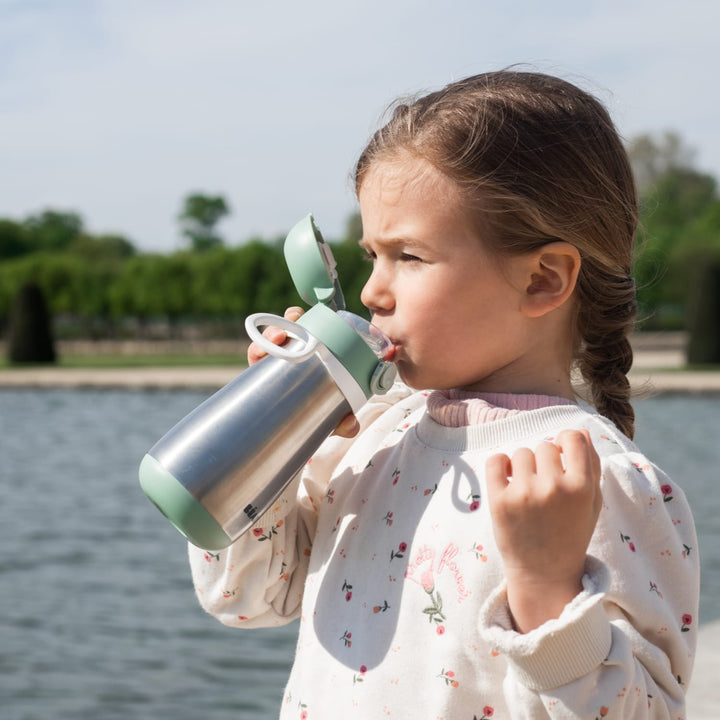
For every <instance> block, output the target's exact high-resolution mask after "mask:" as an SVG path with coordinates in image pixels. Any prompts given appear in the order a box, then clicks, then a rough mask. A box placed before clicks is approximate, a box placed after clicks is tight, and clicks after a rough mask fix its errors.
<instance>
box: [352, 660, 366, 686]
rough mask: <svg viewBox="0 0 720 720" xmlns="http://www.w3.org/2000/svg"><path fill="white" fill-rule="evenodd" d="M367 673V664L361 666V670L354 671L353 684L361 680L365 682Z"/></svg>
mask: <svg viewBox="0 0 720 720" xmlns="http://www.w3.org/2000/svg"><path fill="white" fill-rule="evenodd" d="M366 674H367V667H366V666H365V665H361V666H360V671H359V672H356V673H353V685H355V684H356V683H359V682H364V680H365V675H366Z"/></svg>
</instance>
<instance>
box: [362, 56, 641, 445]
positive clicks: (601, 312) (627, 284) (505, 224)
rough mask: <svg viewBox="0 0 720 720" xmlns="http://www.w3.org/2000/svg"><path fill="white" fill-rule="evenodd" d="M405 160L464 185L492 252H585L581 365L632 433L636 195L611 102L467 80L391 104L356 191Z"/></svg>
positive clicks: (489, 77)
mask: <svg viewBox="0 0 720 720" xmlns="http://www.w3.org/2000/svg"><path fill="white" fill-rule="evenodd" d="M402 152H410V153H412V154H413V155H415V156H417V157H420V158H422V159H424V160H426V161H428V162H429V163H431V164H432V165H433V166H434V167H435V168H436V169H438V170H439V171H440V172H442V173H444V174H445V175H446V176H448V177H449V178H451V179H452V180H453V181H455V182H456V183H457V184H458V186H459V187H460V189H461V191H462V192H463V195H464V197H465V198H466V199H467V201H468V205H469V208H470V209H472V210H474V211H477V212H478V213H479V215H478V218H479V220H480V221H481V223H482V226H483V227H485V228H486V229H487V230H489V233H487V234H488V235H489V238H488V241H489V243H490V246H491V247H492V249H493V250H495V251H496V252H498V253H500V254H521V253H525V252H529V251H531V250H534V249H536V248H538V247H541V246H542V245H544V244H545V243H548V242H552V241H555V240H564V241H566V242H569V243H571V244H572V245H574V246H575V247H576V248H577V249H578V251H579V252H580V256H581V259H582V262H581V269H580V274H579V276H578V281H577V285H576V289H575V297H576V305H577V310H576V316H577V323H576V338H577V339H576V349H575V360H576V363H577V368H578V369H579V371H580V373H581V374H582V377H583V379H584V381H585V383H586V384H587V385H588V387H589V390H590V395H591V400H592V402H593V404H594V405H595V407H596V408H597V409H598V411H599V412H601V413H602V414H603V415H606V416H607V417H609V418H610V419H611V420H612V421H613V422H614V423H615V424H616V425H617V426H618V427H619V428H620V429H621V430H622V431H623V432H624V433H625V434H626V435H627V436H629V437H632V436H633V434H634V417H635V416H634V412H633V409H632V406H631V405H630V384H629V382H628V379H627V372H628V371H629V369H630V366H631V365H632V357H633V356H632V349H631V347H630V343H629V340H628V335H629V333H630V331H631V330H632V328H633V326H634V320H635V315H636V307H637V306H636V301H635V284H634V282H633V280H632V277H631V271H632V261H633V253H634V238H635V232H636V228H637V222H638V205H637V193H636V189H635V183H634V180H633V175H632V171H631V168H630V164H629V161H628V157H627V154H626V152H625V149H624V147H623V144H622V142H621V140H620V138H619V136H618V133H617V131H616V129H615V127H614V125H613V122H612V120H611V119H610V116H609V114H608V112H607V111H606V110H605V108H604V107H603V105H602V104H601V103H600V102H599V101H598V100H596V99H595V98H594V97H593V96H591V95H589V94H588V93H586V92H585V91H583V90H581V89H580V88H578V87H576V86H575V85H573V84H571V83H569V82H566V81H564V80H561V79H559V78H556V77H552V76H548V75H544V74H539V73H531V72H518V71H514V70H505V71H500V72H494V73H487V74H483V75H476V76H473V77H469V78H466V79H464V80H460V81H458V82H455V83H452V84H450V85H448V86H447V87H445V88H444V89H442V90H439V91H437V92H433V93H430V94H428V95H426V96H424V97H420V98H418V99H414V100H412V101H408V102H399V103H398V104H396V105H395V106H394V111H393V113H392V116H391V118H390V120H389V121H388V122H387V124H385V125H384V126H383V127H381V128H380V129H379V130H378V131H377V132H376V133H375V134H374V136H373V137H372V138H371V140H370V142H369V143H368V145H367V147H366V148H365V150H364V151H363V152H362V154H361V156H360V159H359V160H358V163H357V166H356V169H355V186H356V190H359V189H360V186H361V185H362V182H363V179H364V177H365V175H366V173H367V172H368V169H369V168H370V167H371V166H372V164H373V163H374V162H376V161H378V160H387V159H390V158H392V157H393V156H394V155H397V154H399V153H402Z"/></svg>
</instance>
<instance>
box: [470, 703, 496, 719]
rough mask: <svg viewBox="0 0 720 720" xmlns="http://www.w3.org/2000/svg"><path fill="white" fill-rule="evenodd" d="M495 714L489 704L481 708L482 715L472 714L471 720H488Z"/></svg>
mask: <svg viewBox="0 0 720 720" xmlns="http://www.w3.org/2000/svg"><path fill="white" fill-rule="evenodd" d="M494 714H495V709H494V708H493V707H491V706H490V705H486V706H485V707H484V708H483V712H482V716H481V717H478V716H477V715H473V720H488V719H489V718H491V717H492V716H493V715H494Z"/></svg>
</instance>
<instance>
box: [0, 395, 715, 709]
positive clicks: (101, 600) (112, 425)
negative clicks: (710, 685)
mask: <svg viewBox="0 0 720 720" xmlns="http://www.w3.org/2000/svg"><path fill="white" fill-rule="evenodd" d="M204 397H205V395H204V394H202V393H195V392H149V393H148V392H109V391H108V392H102V391H101V392H90V391H84V392H72V391H42V392H41V391H15V390H6V391H0V717H2V718H3V720H46V719H47V718H53V720H55V719H63V718H68V719H70V718H72V720H83V719H88V720H89V719H92V720H115V719H116V718H117V719H118V720H119V719H122V720H127V718H142V719H143V720H163V719H164V718H173V720H196V719H197V718H203V720H228V719H229V718H233V719H235V718H237V719H240V720H246V719H247V720H249V719H250V718H252V719H253V720H265V719H267V720H269V719H270V718H275V717H277V710H278V708H279V705H280V700H281V696H282V691H283V688H284V685H285V681H286V679H287V674H288V672H289V668H290V664H291V660H292V654H293V651H294V643H295V635H296V632H297V627H296V625H295V624H291V625H289V626H287V627H284V628H279V629H273V630H254V631H244V632H241V631H237V630H231V629H228V628H224V627H222V626H221V625H219V624H218V623H217V622H216V621H215V620H213V619H212V618H210V617H208V616H207V615H205V614H204V613H203V612H202V611H201V610H200V608H199V606H198V605H197V602H196V600H195V597H194V594H193V591H192V586H191V583H190V576H189V570H188V567H187V561H186V553H185V543H184V541H183V540H182V538H181V537H180V536H179V534H178V533H177V532H176V531H175V530H174V529H172V528H171V527H170V525H169V524H168V523H167V522H166V521H165V520H164V519H163V518H162V517H161V516H160V514H159V513H158V512H157V510H155V508H153V507H152V506H151V504H150V503H149V502H148V501H147V500H146V499H145V497H144V496H143V495H142V493H141V492H140V490H139V488H138V485H137V466H138V463H139V461H140V459H141V458H142V456H143V454H144V453H145V451H146V450H147V449H148V447H149V446H150V445H151V444H152V443H153V442H154V441H155V440H156V439H157V438H158V437H160V436H161V435H162V434H163V433H164V432H165V431H166V430H167V429H168V428H169V427H170V426H171V425H172V424H173V423H174V422H175V421H177V420H178V419H179V418H180V417H182V416H183V415H185V414H186V413H187V412H189V411H190V410H191V409H192V408H193V407H195V406H196V405H197V404H198V403H199V402H200V401H201V400H202V399H204ZM636 409H637V412H638V442H639V444H640V446H641V447H642V448H643V449H644V450H645V451H646V453H647V454H648V455H649V456H650V457H652V458H653V459H654V460H656V461H657V462H658V463H659V464H660V465H662V466H663V467H664V468H665V469H666V470H667V471H668V472H669V473H670V475H671V476H672V477H673V478H674V480H675V481H676V482H678V483H680V484H681V485H684V487H685V489H686V492H687V494H688V496H689V498H690V501H691V503H692V504H693V507H694V511H695V514H696V521H697V526H698V531H699V533H700V536H701V543H700V546H701V558H702V563H703V591H702V598H701V610H702V612H701V622H709V621H711V620H715V619H718V618H720V559H718V558H717V557H713V556H712V554H711V551H710V549H711V548H713V547H718V541H719V540H720V520H719V519H718V518H719V517H720V490H719V487H718V485H719V482H718V475H719V474H720V472H719V470H718V468H720V442H718V439H719V431H718V428H719V427H720V399H718V398H717V397H715V398H710V399H703V398H700V397H690V396H677V397H666V398H655V399H652V400H647V401H644V402H642V403H638V404H637V406H636ZM703 548H704V549H705V552H704V553H702V549H703Z"/></svg>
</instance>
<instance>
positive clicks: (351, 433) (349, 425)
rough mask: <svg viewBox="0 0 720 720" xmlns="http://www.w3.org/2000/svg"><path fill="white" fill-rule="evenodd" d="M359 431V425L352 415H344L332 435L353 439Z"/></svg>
mask: <svg viewBox="0 0 720 720" xmlns="http://www.w3.org/2000/svg"><path fill="white" fill-rule="evenodd" d="M359 430H360V423H359V422H358V419H357V418H356V417H355V416H354V415H346V416H345V417H344V418H343V419H342V420H341V421H340V423H339V424H338V426H337V427H336V428H335V430H333V435H339V436H340V437H345V438H351V437H355V436H356V435H357V434H358V431H359Z"/></svg>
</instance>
